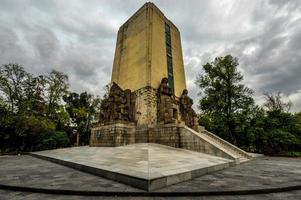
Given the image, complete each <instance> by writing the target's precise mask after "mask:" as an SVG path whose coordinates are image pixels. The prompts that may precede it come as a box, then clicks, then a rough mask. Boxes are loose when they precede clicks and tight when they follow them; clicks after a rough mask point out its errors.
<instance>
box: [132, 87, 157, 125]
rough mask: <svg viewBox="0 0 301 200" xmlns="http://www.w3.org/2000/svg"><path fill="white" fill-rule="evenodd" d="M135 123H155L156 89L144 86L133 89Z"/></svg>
mask: <svg viewBox="0 0 301 200" xmlns="http://www.w3.org/2000/svg"><path fill="white" fill-rule="evenodd" d="M135 94H136V106H135V107H136V115H135V116H136V121H137V125H152V124H156V123H157V90H156V89H154V88H152V87H149V86H147V87H144V88H141V89H139V90H136V91H135Z"/></svg>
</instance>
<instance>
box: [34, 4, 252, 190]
mask: <svg viewBox="0 0 301 200" xmlns="http://www.w3.org/2000/svg"><path fill="white" fill-rule="evenodd" d="M192 105H193V100H192V99H191V98H190V97H189V94H188V90H187V88H186V83H185V71H184V64H183V56H182V48H181V40H180V32H179V30H178V29H177V27H176V26H175V25H174V24H173V23H172V22H171V21H170V20H168V19H167V18H166V17H165V16H164V14H163V13H162V12H161V11H160V10H159V9H158V8H157V7H156V6H155V5H154V4H153V3H146V4H144V5H143V6H142V7H141V8H140V9H139V10H138V11H137V12H136V13H135V14H134V15H133V16H132V17H130V18H129V19H128V20H127V21H126V22H125V23H124V24H123V25H122V26H121V27H120V29H119V31H118V37H117V42H116V50H115V57H114V64H113V70H112V80H111V87H110V90H109V92H108V94H107V98H105V99H104V100H103V101H102V104H101V108H102V109H101V110H102V113H101V116H100V121H99V122H98V123H97V124H95V125H94V126H93V128H92V131H91V137H90V146H89V147H87V146H85V147H74V148H66V149H56V150H50V151H41V152H34V153H32V155H33V156H36V157H39V158H43V159H47V160H50V161H53V162H57V163H59V164H63V165H66V166H68V167H73V168H75V169H79V170H83V171H85V172H88V173H92V174H95V175H99V176H102V177H105V178H108V179H112V180H116V181H119V182H122V183H126V184H129V185H132V186H135V187H138V188H141V189H144V190H147V191H152V190H156V189H159V188H162V187H165V186H168V185H171V184H176V183H179V182H181V181H185V180H189V179H192V178H194V177H198V176H201V175H203V174H206V173H210V172H214V171H217V170H221V169H224V168H227V167H229V166H233V165H235V164H239V163H241V162H245V161H248V160H249V159H250V158H251V156H250V155H249V154H248V153H246V152H244V151H243V150H241V149H239V148H237V147H235V146H234V145H232V144H230V143H228V142H227V141H225V140H223V139H221V138H219V137H217V136H216V135H214V134H212V133H210V132H208V131H207V130H205V129H204V128H203V127H201V126H199V125H198V119H197V115H196V113H195V111H194V110H193V108H192Z"/></svg>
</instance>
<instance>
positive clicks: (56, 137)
mask: <svg viewBox="0 0 301 200" xmlns="http://www.w3.org/2000/svg"><path fill="white" fill-rule="evenodd" d="M69 145H70V140H69V137H68V135H67V133H66V132H62V131H56V132H53V133H47V134H43V135H42V136H41V137H40V138H39V140H38V144H37V146H36V149H35V150H39V151H40V150H46V149H55V148H62V147H67V146H69Z"/></svg>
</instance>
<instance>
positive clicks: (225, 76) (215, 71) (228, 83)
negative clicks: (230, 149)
mask: <svg viewBox="0 0 301 200" xmlns="http://www.w3.org/2000/svg"><path fill="white" fill-rule="evenodd" d="M237 66H238V61H237V59H236V58H234V57H232V56H231V55H227V56H225V57H218V58H215V60H214V61H213V62H211V63H207V64H205V65H203V69H204V73H203V74H200V75H199V76H198V78H197V80H196V84H197V85H198V86H199V87H200V89H201V95H202V99H201V100H200V102H199V103H200V105H199V107H200V109H201V111H202V113H203V115H206V116H207V117H209V118H210V119H211V123H210V124H212V127H209V129H212V130H213V131H214V132H215V133H217V134H219V135H220V136H222V137H224V138H225V139H227V140H229V141H231V142H232V143H234V144H236V143H237V141H236V135H235V133H236V131H237V128H238V123H240V124H241V123H242V122H241V120H242V117H246V114H249V113H250V110H251V107H253V106H254V100H253V98H252V96H251V95H252V94H253V91H252V90H251V89H249V88H248V87H246V86H244V85H243V84H241V81H242V80H243V76H242V75H241V73H240V72H238V70H237ZM246 120H248V119H247V118H246V119H243V123H244V122H245V121H246ZM238 121H240V122H238Z"/></svg>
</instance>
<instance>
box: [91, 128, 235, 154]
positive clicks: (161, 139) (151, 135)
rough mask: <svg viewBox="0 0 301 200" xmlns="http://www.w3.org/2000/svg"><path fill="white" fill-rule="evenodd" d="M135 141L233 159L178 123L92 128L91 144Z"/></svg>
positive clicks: (115, 143)
mask: <svg viewBox="0 0 301 200" xmlns="http://www.w3.org/2000/svg"><path fill="white" fill-rule="evenodd" d="M134 143H157V144H162V145H167V146H171V147H175V148H183V149H187V150H191V151H197V152H201V153H206V154H210V155H214V156H218V157H223V158H230V159H234V158H233V156H231V155H229V154H227V152H225V151H223V150H221V149H219V148H218V146H216V145H214V144H213V143H211V142H210V141H207V140H206V139H205V138H202V137H201V136H200V135H199V133H197V132H195V131H193V130H192V129H189V128H187V127H185V126H183V125H179V124H164V125H156V126H147V125H145V126H135V125H134V124H122V123H117V124H111V125H102V126H98V127H95V128H93V129H92V133H91V137H90V146H103V147H113V146H123V145H128V144H134Z"/></svg>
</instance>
